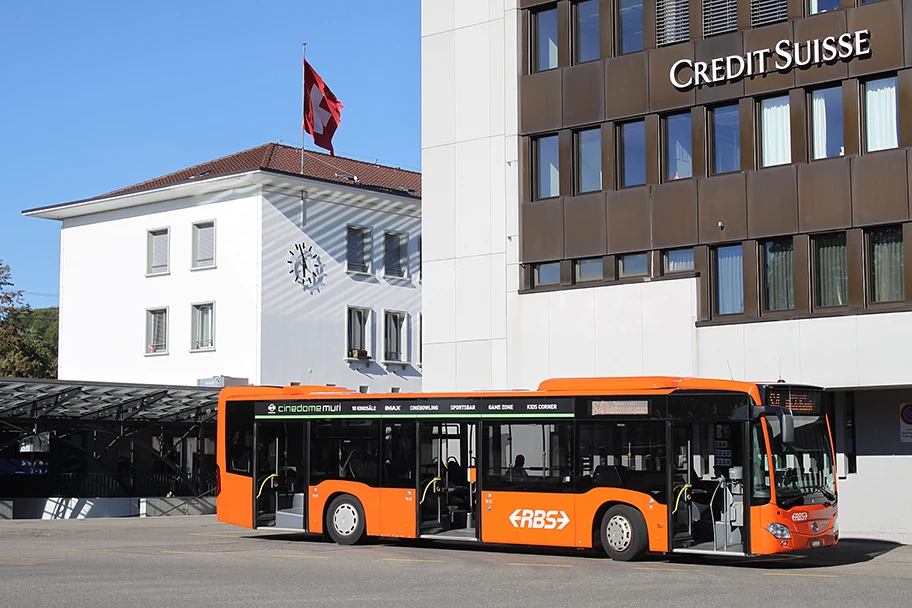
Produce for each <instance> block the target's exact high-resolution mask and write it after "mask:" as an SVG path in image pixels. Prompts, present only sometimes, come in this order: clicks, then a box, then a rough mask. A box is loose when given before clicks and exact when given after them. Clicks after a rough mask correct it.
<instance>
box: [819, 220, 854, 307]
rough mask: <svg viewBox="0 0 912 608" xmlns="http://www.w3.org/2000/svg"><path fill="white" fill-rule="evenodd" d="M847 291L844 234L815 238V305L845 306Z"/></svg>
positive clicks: (847, 299)
mask: <svg viewBox="0 0 912 608" xmlns="http://www.w3.org/2000/svg"><path fill="white" fill-rule="evenodd" d="M848 289H849V278H848V273H847V271H846V237H845V234H829V235H826V236H819V237H817V305H818V306H845V305H846V304H847V303H848V301H849V291H848Z"/></svg>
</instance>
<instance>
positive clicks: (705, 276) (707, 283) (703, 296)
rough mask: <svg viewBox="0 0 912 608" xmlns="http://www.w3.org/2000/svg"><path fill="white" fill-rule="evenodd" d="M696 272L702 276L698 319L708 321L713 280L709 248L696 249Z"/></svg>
mask: <svg viewBox="0 0 912 608" xmlns="http://www.w3.org/2000/svg"><path fill="white" fill-rule="evenodd" d="M694 272H696V273H697V274H699V275H700V280H699V282H698V288H699V290H700V299H699V310H698V311H697V318H698V319H700V320H701V321H708V320H709V316H710V311H711V310H712V309H711V308H710V289H711V288H712V280H711V279H710V273H709V247H706V246H705V245H701V246H699V247H694Z"/></svg>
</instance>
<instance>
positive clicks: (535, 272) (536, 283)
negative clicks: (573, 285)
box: [532, 262, 561, 288]
mask: <svg viewBox="0 0 912 608" xmlns="http://www.w3.org/2000/svg"><path fill="white" fill-rule="evenodd" d="M551 265H556V266H557V281H549V282H547V283H542V282H541V281H540V280H539V273H540V270H541V267H542V266H551ZM560 284H561V280H560V262H539V263H537V264H534V265H533V266H532V287H533V288H535V287H552V286H554V285H560Z"/></svg>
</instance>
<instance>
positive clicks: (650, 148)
mask: <svg viewBox="0 0 912 608" xmlns="http://www.w3.org/2000/svg"><path fill="white" fill-rule="evenodd" d="M645 123H646V124H645V127H646V183H647V184H658V183H659V169H660V163H659V150H660V147H659V116H658V115H657V114H649V115H648V116H646V120H645Z"/></svg>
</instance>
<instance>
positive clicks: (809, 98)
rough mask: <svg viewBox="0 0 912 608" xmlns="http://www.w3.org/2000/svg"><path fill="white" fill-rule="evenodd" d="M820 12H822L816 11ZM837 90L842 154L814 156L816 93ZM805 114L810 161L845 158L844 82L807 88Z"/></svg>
mask: <svg viewBox="0 0 912 608" xmlns="http://www.w3.org/2000/svg"><path fill="white" fill-rule="evenodd" d="M815 14H820V13H815ZM831 89H832V90H837V91H839V93H840V103H839V106H840V109H841V113H840V119H841V120H840V122H841V123H842V146H841V147H842V154H841V155H836V156H823V157H821V158H814V93H819V92H820V91H828V90H831ZM805 108H806V110H807V111H806V112H805V116H806V117H807V125H806V126H807V128H806V130H805V137H806V138H807V142H808V144H807V158H808V163H813V162H818V161H821V160H828V159H831V158H845V156H846V153H845V107H844V104H843V102H842V84H836V85H835V86H833V84H832V83H826V84H824V85H823V86H815V87H813V88H809V89H807V94H806V96H805Z"/></svg>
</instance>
